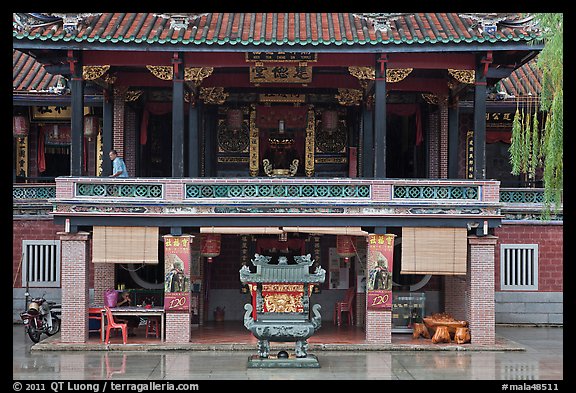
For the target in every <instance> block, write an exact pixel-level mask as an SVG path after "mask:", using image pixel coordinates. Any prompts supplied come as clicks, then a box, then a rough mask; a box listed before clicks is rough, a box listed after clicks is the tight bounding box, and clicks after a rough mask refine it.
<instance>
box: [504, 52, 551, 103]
mask: <svg viewBox="0 0 576 393" xmlns="http://www.w3.org/2000/svg"><path fill="white" fill-rule="evenodd" d="M536 61H537V59H533V60H531V61H529V62H528V63H526V64H524V65H523V66H522V67H520V68H518V69H516V70H514V71H513V72H512V74H510V76H509V77H508V78H504V79H502V80H501V81H500V85H501V88H502V90H503V91H505V92H506V94H507V95H508V96H514V97H516V98H519V97H527V96H529V95H532V97H534V98H536V97H538V95H539V94H540V89H541V88H542V85H541V83H542V82H541V80H542V72H541V71H540V69H539V68H538V67H537V66H536Z"/></svg>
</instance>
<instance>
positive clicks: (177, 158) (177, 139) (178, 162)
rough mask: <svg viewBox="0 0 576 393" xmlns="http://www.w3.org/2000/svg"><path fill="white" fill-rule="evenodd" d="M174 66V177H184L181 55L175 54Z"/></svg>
mask: <svg viewBox="0 0 576 393" xmlns="http://www.w3.org/2000/svg"><path fill="white" fill-rule="evenodd" d="M172 65H173V67H174V77H173V80H172V82H173V83H172V177H184V61H183V56H182V54H181V53H174V57H173V58H172Z"/></svg>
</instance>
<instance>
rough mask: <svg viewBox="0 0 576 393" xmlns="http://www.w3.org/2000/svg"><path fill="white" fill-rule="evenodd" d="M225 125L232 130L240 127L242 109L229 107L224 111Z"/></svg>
mask: <svg viewBox="0 0 576 393" xmlns="http://www.w3.org/2000/svg"><path fill="white" fill-rule="evenodd" d="M226 126H227V127H228V128H229V129H231V130H233V131H237V130H240V129H241V128H242V109H233V108H230V109H228V111H226Z"/></svg>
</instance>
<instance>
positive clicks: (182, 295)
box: [164, 235, 193, 343]
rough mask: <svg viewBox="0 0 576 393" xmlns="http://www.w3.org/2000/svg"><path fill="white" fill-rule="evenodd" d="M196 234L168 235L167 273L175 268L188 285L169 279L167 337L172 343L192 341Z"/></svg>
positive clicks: (165, 240) (166, 308)
mask: <svg viewBox="0 0 576 393" xmlns="http://www.w3.org/2000/svg"><path fill="white" fill-rule="evenodd" d="M192 239H193V237H192V236H190V235H182V236H173V235H166V236H164V263H165V273H166V275H168V273H170V272H171V271H172V270H173V269H174V268H177V270H178V271H180V272H182V273H183V274H184V276H185V277H186V280H185V286H184V288H182V287H180V285H179V284H178V287H176V286H172V285H170V282H168V278H166V280H167V282H166V283H165V286H164V287H165V288H164V290H165V292H164V309H165V310H166V321H165V323H166V335H165V341H166V342H169V343H188V342H190V337H191V335H190V333H191V330H190V329H191V323H192V310H191V308H190V295H191V293H190V291H191V288H190V266H191V262H192V255H191V252H192V248H191V243H192Z"/></svg>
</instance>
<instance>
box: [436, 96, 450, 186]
mask: <svg viewBox="0 0 576 393" xmlns="http://www.w3.org/2000/svg"><path fill="white" fill-rule="evenodd" d="M438 116H439V118H440V140H439V152H438V154H439V157H438V160H439V164H438V165H439V168H438V176H439V177H440V178H441V179H447V178H448V98H447V97H446V98H445V99H444V100H443V101H441V103H440V110H439V113H438Z"/></svg>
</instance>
